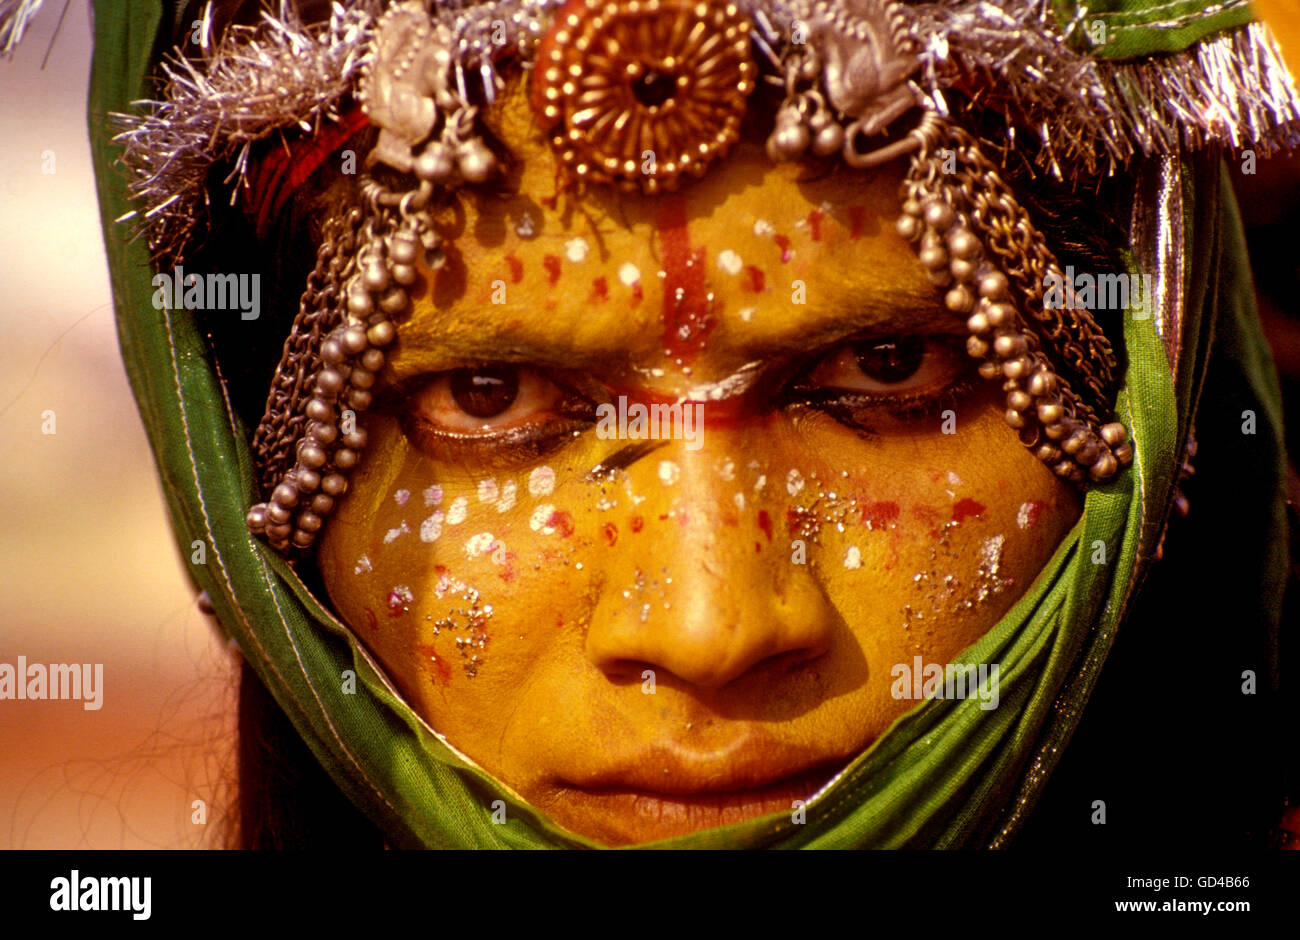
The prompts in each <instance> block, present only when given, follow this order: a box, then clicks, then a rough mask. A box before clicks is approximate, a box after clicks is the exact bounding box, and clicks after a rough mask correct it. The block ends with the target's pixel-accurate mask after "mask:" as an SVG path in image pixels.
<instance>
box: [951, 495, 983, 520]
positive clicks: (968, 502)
mask: <svg viewBox="0 0 1300 940" xmlns="http://www.w3.org/2000/svg"><path fill="white" fill-rule="evenodd" d="M983 515H984V506H983V504H982V503H977V502H976V501H975V500H973V499H971V498H970V497H966V498H965V499H960V500H958V501H957V502H956V503H955V504H954V505H953V507H952V521H953V522H965V521H966V520H967V519H969V518H970V517H971V516H983Z"/></svg>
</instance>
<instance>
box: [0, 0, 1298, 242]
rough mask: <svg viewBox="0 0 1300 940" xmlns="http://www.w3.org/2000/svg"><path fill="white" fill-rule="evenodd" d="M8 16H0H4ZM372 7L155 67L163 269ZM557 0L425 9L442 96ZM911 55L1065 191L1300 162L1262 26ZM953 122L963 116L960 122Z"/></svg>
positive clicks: (957, 35) (373, 12)
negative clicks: (1120, 42) (445, 69)
mask: <svg viewBox="0 0 1300 940" xmlns="http://www.w3.org/2000/svg"><path fill="white" fill-rule="evenodd" d="M3 2H4V0H0V3H3ZM385 6H386V4H385V3H384V2H383V0H361V2H358V3H356V4H354V5H351V6H350V8H348V9H344V8H343V6H342V5H341V4H339V3H335V4H334V7H333V10H332V15H331V19H330V22H329V23H328V24H327V25H322V26H314V27H309V26H304V25H303V24H301V23H300V22H298V20H297V18H296V17H295V16H294V15H293V14H292V12H289V11H283V10H282V11H281V12H280V13H278V14H276V13H271V12H265V13H264V14H263V21H262V23H261V24H259V25H258V26H257V27H234V28H232V29H230V30H229V31H227V32H226V33H225V35H224V36H223V37H222V38H221V39H220V40H219V41H218V42H217V44H216V45H215V47H213V46H212V43H211V37H210V36H209V35H208V32H209V29H208V27H209V23H208V18H207V16H206V14H205V18H204V20H203V27H202V30H201V32H202V36H201V40H202V43H201V45H202V50H203V52H204V53H205V56H204V57H205V59H206V64H205V65H204V66H201V67H200V66H195V65H194V64H192V63H191V62H190V61H189V60H188V59H186V58H184V57H182V56H179V55H177V56H173V57H172V58H170V59H168V60H167V61H166V62H165V63H164V65H163V69H162V71H163V79H164V82H165V87H164V89H163V94H162V95H161V96H160V98H159V99H158V100H150V101H142V102H138V103H137V105H138V106H139V107H141V108H142V109H145V110H146V112H147V113H145V114H144V115H143V116H141V115H138V114H137V115H116V116H115V117H116V118H117V120H119V121H120V122H121V126H123V127H124V128H125V129H124V131H123V132H122V133H121V134H120V135H119V136H118V137H117V138H116V139H117V140H118V141H119V142H121V143H122V145H123V147H124V154H123V159H124V162H125V163H126V164H127V166H128V167H129V168H130V169H131V171H132V173H133V177H134V179H133V181H132V183H131V194H132V195H133V196H134V197H135V198H136V199H137V200H138V202H139V204H140V206H141V208H140V209H139V210H137V212H134V213H129V214H128V215H127V216H124V217H123V219H128V218H133V217H134V218H136V222H137V226H138V233H139V232H143V233H145V234H147V236H148V241H149V245H150V248H151V249H152V250H153V252H154V254H155V256H157V257H170V258H172V259H174V260H179V258H180V255H181V253H182V252H183V250H184V248H185V246H186V245H187V243H188V242H189V240H190V238H191V237H192V235H193V234H194V231H195V228H196V227H197V226H199V225H201V224H202V222H203V221H204V217H205V212H206V205H207V199H208V191H207V180H208V173H209V170H210V168H211V167H212V166H213V165H214V164H215V163H218V162H222V163H224V162H226V161H231V160H233V170H232V172H231V173H230V175H229V176H228V177H227V180H226V182H227V184H228V185H230V187H231V189H232V194H231V201H232V203H233V202H234V201H235V200H237V199H238V197H239V193H240V191H241V190H242V189H243V186H244V177H245V173H246V172H247V169H248V159H249V148H250V145H251V144H252V143H254V142H255V141H258V140H263V139H265V138H267V137H269V136H271V135H272V134H274V133H276V132H278V131H284V130H287V129H289V128H293V127H300V128H302V129H303V130H305V131H307V132H312V131H314V130H315V129H317V128H318V127H319V126H320V123H321V122H322V121H324V120H331V119H334V118H336V117H337V111H336V107H337V105H338V104H339V102H340V101H341V99H343V98H344V97H345V96H346V95H348V94H350V93H352V92H353V91H355V88H356V83H357V80H358V79H359V77H360V74H361V71H362V62H363V57H364V54H365V52H366V49H367V45H368V43H369V40H370V37H371V33H372V27H373V25H374V22H375V19H376V17H377V16H378V14H379V13H380V12H381V11H382V9H383V8H384V7H385ZM560 6H562V0H492V2H487V3H475V2H472V0H466V2H447V3H442V4H435V6H434V14H433V15H434V17H435V19H436V20H437V21H438V23H439V24H440V25H442V26H445V27H446V28H447V29H448V30H449V32H450V35H451V37H452V46H453V57H452V58H453V65H452V76H451V80H452V81H451V87H452V88H454V89H455V91H456V93H457V94H458V96H459V97H460V98H461V99H462V100H467V99H468V98H469V97H470V93H471V91H470V89H471V87H473V86H478V87H481V89H482V94H483V97H484V98H485V99H486V100H487V101H488V102H489V103H490V102H492V101H493V100H494V99H495V96H496V92H497V90H498V89H499V87H500V84H501V76H500V75H498V74H497V65H496V60H497V59H498V58H499V56H500V53H501V52H502V51H503V47H504V48H507V49H513V50H514V51H516V52H517V53H519V54H520V55H521V56H522V57H523V58H524V59H525V60H527V59H528V58H529V56H530V54H531V52H532V51H533V48H534V46H535V44H536V42H537V40H538V37H539V36H540V34H541V32H542V31H543V29H544V27H545V23H546V21H547V19H548V18H549V17H550V15H551V14H552V13H553V11H554V10H556V9H558V8H559V7H560ZM737 6H739V7H740V8H741V9H742V10H743V11H744V12H745V13H746V14H747V15H749V16H750V17H751V18H752V20H753V22H754V29H753V33H752V36H753V40H754V43H755V45H756V46H757V47H758V48H759V50H760V51H761V52H762V53H763V56H764V57H765V59H766V60H767V63H768V68H767V69H766V71H767V72H768V76H769V79H770V80H774V81H776V82H777V83H778V84H779V83H780V79H779V78H778V77H777V76H778V75H779V74H780V72H781V68H782V61H783V59H784V57H786V56H788V55H789V54H790V53H791V52H792V49H797V48H798V47H797V46H792V44H791V43H790V41H789V40H790V36H791V34H792V25H793V24H794V22H795V21H797V20H805V21H806V20H809V19H812V18H815V17H817V16H824V15H825V9H824V8H825V7H827V6H838V4H836V3H828V0H737ZM905 11H906V17H907V20H908V22H909V24H910V28H911V34H912V36H913V38H914V40H915V43H916V48H917V49H918V50H919V53H918V55H919V58H920V63H921V64H920V70H919V71H918V73H917V75H916V77H915V79H914V82H915V90H916V93H917V94H918V96H924V97H925V98H926V99H928V102H929V106H931V107H933V108H934V109H935V110H937V111H939V112H940V113H942V114H946V113H948V112H949V109H950V108H951V107H954V106H955V102H950V101H949V100H948V98H950V97H952V96H951V95H948V96H947V97H945V92H948V91H949V90H950V89H952V88H953V86H954V85H955V84H956V83H958V82H959V81H962V80H965V81H968V82H969V81H970V80H972V79H973V80H974V82H975V83H976V84H977V85H979V86H981V92H980V94H978V95H977V97H976V100H975V101H974V102H973V104H974V106H975V107H984V106H992V107H994V108H995V109H996V110H998V111H999V112H1002V113H1004V114H1006V115H1007V125H1008V132H1009V133H1010V132H1011V129H1012V128H1014V127H1017V126H1019V127H1028V128H1030V129H1032V130H1033V132H1034V133H1035V134H1036V135H1037V136H1038V138H1039V140H1040V141H1041V144H1042V147H1041V151H1040V153H1039V156H1038V159H1039V162H1040V164H1041V166H1042V167H1043V168H1045V169H1047V170H1048V171H1050V172H1051V173H1052V174H1053V175H1055V176H1057V177H1058V178H1063V179H1068V178H1069V177H1071V176H1072V175H1073V174H1074V172H1075V171H1076V168H1077V169H1078V170H1083V171H1086V172H1087V173H1090V174H1095V173H1113V172H1115V171H1116V170H1118V169H1122V168H1124V167H1126V166H1127V165H1128V164H1129V162H1130V161H1131V160H1133V159H1134V157H1136V156H1139V155H1144V156H1150V155H1153V154H1159V153H1168V152H1171V151H1173V150H1174V149H1175V148H1176V147H1177V146H1178V145H1179V144H1182V145H1184V146H1186V147H1188V148H1192V149H1195V148H1199V147H1203V146H1205V145H1207V144H1222V145H1224V146H1228V147H1232V148H1234V149H1241V148H1245V147H1255V148H1258V149H1259V150H1260V155H1261V156H1264V155H1267V154H1269V153H1272V152H1273V151H1275V150H1277V149H1279V148H1284V147H1294V146H1297V144H1300V94H1297V90H1296V87H1295V83H1294V81H1293V80H1292V78H1291V76H1290V74H1289V73H1288V72H1287V70H1286V67H1285V65H1284V64H1283V63H1282V59H1281V56H1280V54H1279V51H1278V48H1277V45H1276V42H1275V41H1274V39H1273V37H1272V34H1271V33H1270V31H1269V30H1268V28H1267V27H1266V26H1264V25H1263V24H1259V23H1255V24H1251V25H1249V26H1247V27H1244V28H1242V29H1237V30H1233V31H1231V32H1227V33H1222V34H1219V35H1217V36H1214V37H1211V38H1208V39H1206V40H1203V41H1202V42H1200V43H1198V44H1196V45H1195V46H1194V47H1192V48H1191V49H1189V50H1187V51H1186V52H1182V53H1178V54H1174V55H1166V56H1157V57H1152V58H1149V59H1146V60H1143V61H1141V62H1131V63H1130V62H1108V61H1104V60H1098V59H1095V58H1093V57H1092V56H1090V55H1088V54H1086V53H1081V52H1077V51H1075V50H1074V49H1072V48H1071V47H1070V46H1069V45H1068V44H1067V42H1066V39H1065V37H1064V35H1063V34H1062V32H1061V30H1060V28H1059V27H1058V25H1057V22H1056V19H1055V16H1054V14H1053V13H1052V10H1051V0H1000V5H997V4H995V3H992V2H989V0H956V2H951V0H949V2H929V3H918V4H908V5H906V7H905ZM958 116H959V117H960V115H958Z"/></svg>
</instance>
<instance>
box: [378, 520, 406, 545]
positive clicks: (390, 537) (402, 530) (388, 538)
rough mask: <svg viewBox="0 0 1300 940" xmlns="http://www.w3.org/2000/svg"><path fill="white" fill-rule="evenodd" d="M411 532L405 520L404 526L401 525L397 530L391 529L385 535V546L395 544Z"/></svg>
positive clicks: (403, 521)
mask: <svg viewBox="0 0 1300 940" xmlns="http://www.w3.org/2000/svg"><path fill="white" fill-rule="evenodd" d="M410 531H411V528H410V526H408V525H407V524H406V520H405V519H403V520H402V524H401V525H399V526H398V527H397V528H396V529H389V530H388V531H387V532H385V533H384V544H385V545H388V544H389V543H391V542H395V541H396V540H397V539H399V538H401V537H402V536H403V535H406V534H407V533H408V532H410Z"/></svg>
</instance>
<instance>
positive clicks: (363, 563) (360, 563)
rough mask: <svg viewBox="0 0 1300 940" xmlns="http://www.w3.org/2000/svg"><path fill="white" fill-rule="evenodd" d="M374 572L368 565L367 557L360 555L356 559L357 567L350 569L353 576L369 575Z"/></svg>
mask: <svg viewBox="0 0 1300 940" xmlns="http://www.w3.org/2000/svg"><path fill="white" fill-rule="evenodd" d="M374 570H375V566H374V565H372V564H371V563H370V556H369V555H362V556H361V557H360V558H358V559H357V566H356V567H355V568H354V569H352V573H353V574H369V573H370V572H372V571H374Z"/></svg>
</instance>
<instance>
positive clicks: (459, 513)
mask: <svg viewBox="0 0 1300 940" xmlns="http://www.w3.org/2000/svg"><path fill="white" fill-rule="evenodd" d="M468 514H469V500H468V499H466V498H465V497H464V496H457V497H456V498H455V499H454V500H452V501H451V506H450V507H449V508H448V509H447V525H460V524H461V523H462V522H464V521H465V516H466V515H468Z"/></svg>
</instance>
